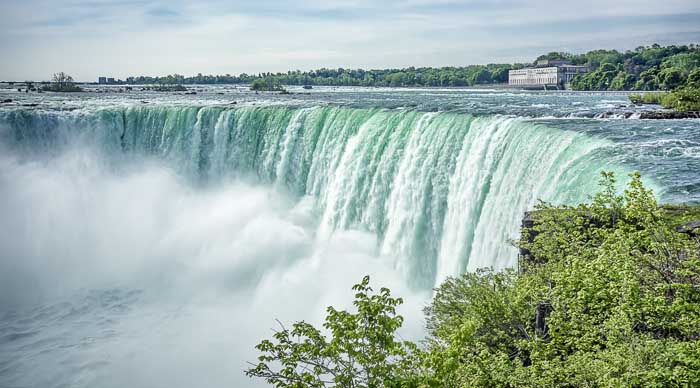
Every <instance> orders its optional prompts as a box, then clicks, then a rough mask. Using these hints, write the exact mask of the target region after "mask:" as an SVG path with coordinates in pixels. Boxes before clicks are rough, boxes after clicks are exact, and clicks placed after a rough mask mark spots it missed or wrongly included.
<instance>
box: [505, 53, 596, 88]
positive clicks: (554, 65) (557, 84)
mask: <svg viewBox="0 0 700 388" xmlns="http://www.w3.org/2000/svg"><path fill="white" fill-rule="evenodd" d="M589 71H591V69H590V68H589V67H588V66H576V65H572V64H571V62H569V61H562V60H548V59H544V60H540V61H537V63H536V66H535V67H528V68H525V69H518V70H510V71H509V72H508V85H511V86H519V87H524V88H548V87H551V88H556V89H566V88H568V85H569V84H570V83H571V80H572V79H573V78H574V77H575V76H576V75H577V74H584V73H588V72H589Z"/></svg>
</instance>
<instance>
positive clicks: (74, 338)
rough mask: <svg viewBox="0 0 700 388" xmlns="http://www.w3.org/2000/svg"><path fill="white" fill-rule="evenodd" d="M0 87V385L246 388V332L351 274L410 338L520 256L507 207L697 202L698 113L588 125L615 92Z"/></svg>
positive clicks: (613, 106)
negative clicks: (435, 306) (434, 297)
mask: <svg viewBox="0 0 700 388" xmlns="http://www.w3.org/2000/svg"><path fill="white" fill-rule="evenodd" d="M0 94H2V93H0ZM0 97H3V98H5V97H6V98H11V99H13V100H14V101H13V102H12V103H10V104H4V105H2V107H1V108H0V139H1V143H0V144H2V149H1V150H2V157H1V158H0V190H2V194H3V198H4V201H3V203H2V207H1V208H0V211H2V212H3V214H5V215H6V217H4V219H3V220H2V221H0V231H2V232H3V236H4V237H3V238H2V241H0V242H1V243H2V248H0V269H2V270H3V271H1V272H2V273H3V275H0V280H3V282H2V285H0V291H2V297H0V306H2V309H3V311H2V312H0V338H2V339H1V340H0V341H3V344H4V346H2V350H0V382H3V381H4V382H6V384H2V385H3V386H10V387H14V386H17V387H20V386H63V385H68V386H119V385H120V384H121V385H123V384H128V385H132V386H160V385H163V386H165V385H168V386H173V385H174V386H187V385H192V384H198V383H202V381H207V380H206V379H207V376H208V377H209V379H210V380H208V381H209V385H214V386H219V385H231V384H233V385H247V384H253V383H254V382H251V381H248V380H246V379H245V378H244V377H242V375H241V373H240V370H241V369H242V368H244V367H245V363H244V360H246V359H251V358H252V355H251V353H252V352H251V347H252V345H253V344H254V342H255V341H256V340H257V339H258V338H261V336H264V335H266V334H265V333H266V332H265V331H263V330H261V329H262V328H261V327H260V325H261V324H262V325H263V326H264V327H269V326H266V325H270V324H271V323H270V322H272V318H275V317H276V318H288V319H311V320H312V321H313V320H314V319H319V318H320V317H321V316H322V313H323V307H324V306H325V305H327V304H330V303H341V304H342V303H344V302H346V299H348V298H347V295H346V294H349V293H347V292H346V291H347V290H348V289H349V285H350V284H352V283H353V282H354V281H356V280H358V279H359V278H360V277H361V276H362V275H363V274H365V273H369V274H371V275H372V276H373V277H374V278H375V279H378V281H381V282H382V283H383V284H388V285H390V286H391V288H392V290H399V291H402V293H403V295H404V296H406V297H407V299H411V300H412V303H411V304H410V305H409V306H408V307H407V308H406V312H405V313H406V314H407V316H408V317H409V318H411V319H409V320H408V321H410V323H409V325H408V326H409V327H408V328H407V332H406V335H407V336H409V337H410V336H418V337H419V336H420V333H421V332H422V329H421V325H422V322H421V320H420V319H421V318H420V308H421V306H422V304H423V303H425V301H426V300H427V299H428V298H429V297H430V289H431V288H432V287H434V286H435V285H437V284H439V283H440V282H441V281H442V280H444V279H445V278H446V277H448V276H456V275H459V274H460V273H463V272H465V271H473V270H475V269H477V268H481V267H494V268H497V269H502V268H506V267H512V266H514V265H516V262H517V260H516V259H517V255H516V250H515V249H514V248H513V247H512V245H511V243H510V241H511V240H512V239H514V238H517V234H518V227H519V224H520V219H521V217H522V214H523V212H524V211H526V210H527V209H529V208H531V207H532V206H533V205H534V204H535V203H536V202H537V201H538V200H545V201H549V202H554V203H578V202H580V201H585V200H587V199H588V198H589V196H590V195H591V194H592V193H594V192H595V189H596V184H597V181H598V177H599V174H600V171H603V170H612V171H615V172H616V173H617V174H618V176H620V177H625V176H626V174H628V173H630V172H632V171H641V172H642V173H643V176H644V178H645V180H646V182H647V184H648V185H649V186H651V187H652V188H654V190H655V192H656V193H657V195H659V197H660V199H661V200H662V201H666V202H674V203H680V202H700V135H699V134H700V132H699V131H700V121H698V120H679V121H644V120H638V119H598V118H596V117H597V116H598V115H600V114H601V113H603V112H607V111H610V110H615V111H623V110H632V111H636V110H639V109H641V108H636V107H630V106H627V101H626V96H625V95H624V94H612V93H605V94H584V93H566V92H565V93H562V92H559V93H532V92H530V93H525V92H504V91H473V90H453V89H449V90H435V89H413V90H411V89H400V90H391V89H361V88H316V89H314V90H313V92H312V93H310V94H293V95H290V96H282V95H272V94H260V95H256V94H254V93H250V92H245V91H242V90H239V89H232V88H225V87H219V88H207V87H200V88H199V89H198V94H197V95H196V96H192V95H177V94H156V93H151V92H138V91H137V92H132V93H99V94H98V93H81V94H79V95H70V96H66V95H59V94H54V95H48V94H45V95H23V94H18V93H10V92H5V94H4V95H0ZM233 102H235V104H233ZM622 180H624V179H622ZM211 317H213V318H211ZM309 317H311V318H309ZM193 328H198V329H199V328H206V329H205V330H203V331H202V332H200V334H199V335H196V334H193ZM195 332H199V330H195ZM82 333H85V334H84V335H83V334H82ZM205 333H209V334H210V335H205ZM173 347H174V348H175V349H178V351H181V352H183V354H181V355H180V356H178V357H175V356H172V355H170V354H171V352H172V351H173ZM184 353H186V354H184ZM58 354H60V355H61V356H60V357H58ZM178 354H179V353H178ZM193 357H194V358H196V359H197V360H202V361H201V362H197V361H195V360H193ZM203 360H206V362H205V361H203ZM146 364H149V365H151V364H152V365H153V368H154V371H159V373H156V372H154V373H153V374H149V373H146V374H143V373H140V372H139V373H137V372H136V370H140V366H142V365H146ZM174 367H176V368H178V369H180V370H182V375H186V376H189V378H191V379H193V380H188V378H185V377H183V376H182V375H181V374H176V375H177V376H174V375H173V376H170V375H168V373H166V371H168V370H171V369H172V368H174ZM28 370H36V371H37V373H33V374H29V373H27V371H28ZM234 372H235V373H234ZM128 376H131V377H128Z"/></svg>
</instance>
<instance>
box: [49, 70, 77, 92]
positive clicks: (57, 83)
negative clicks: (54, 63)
mask: <svg viewBox="0 0 700 388" xmlns="http://www.w3.org/2000/svg"><path fill="white" fill-rule="evenodd" d="M51 80H52V83H51V85H46V86H43V87H42V88H41V90H43V91H47V92H82V91H83V89H82V88H80V87H79V86H77V85H75V84H74V82H73V77H71V76H70V75H68V74H66V73H64V72H60V73H55V74H54V75H53V77H52V78H51Z"/></svg>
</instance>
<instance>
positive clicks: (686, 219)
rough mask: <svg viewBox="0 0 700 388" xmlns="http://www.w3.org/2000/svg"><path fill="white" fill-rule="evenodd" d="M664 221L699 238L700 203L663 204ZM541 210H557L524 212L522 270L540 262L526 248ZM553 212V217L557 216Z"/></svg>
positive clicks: (537, 232)
mask: <svg viewBox="0 0 700 388" xmlns="http://www.w3.org/2000/svg"><path fill="white" fill-rule="evenodd" d="M662 208H663V210H664V214H665V218H666V221H667V222H668V223H670V225H672V226H673V227H674V229H675V230H676V231H677V232H678V233H683V234H686V235H688V237H690V238H700V205H664V206H662ZM543 212H557V210H535V211H529V212H525V215H524V216H523V219H522V222H521V227H520V244H519V255H518V268H519V270H520V271H523V269H524V268H526V267H527V266H526V265H524V264H528V263H532V264H535V263H541V262H542V260H540V259H538V258H537V257H535V256H534V255H532V253H531V252H530V250H529V249H528V248H527V245H528V244H529V243H532V242H534V241H535V238H536V237H537V235H539V234H540V233H541V232H540V231H538V230H536V228H535V226H536V224H537V220H538V218H539V217H541V216H542V215H543ZM560 214H561V217H566V215H565V212H563V211H562V212H561V213H560ZM558 216H559V215H558V214H555V218H556V217H558ZM589 219H590V222H591V224H595V220H593V217H592V216H590V218H589Z"/></svg>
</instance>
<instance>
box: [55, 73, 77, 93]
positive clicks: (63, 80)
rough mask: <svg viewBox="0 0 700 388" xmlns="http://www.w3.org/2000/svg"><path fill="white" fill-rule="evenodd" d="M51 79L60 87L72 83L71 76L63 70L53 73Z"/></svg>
mask: <svg viewBox="0 0 700 388" xmlns="http://www.w3.org/2000/svg"><path fill="white" fill-rule="evenodd" d="M52 81H53V82H54V84H56V85H58V87H59V88H61V89H63V88H65V87H66V86H70V85H73V77H71V76H70V75H68V74H66V73H64V72H60V73H54V75H53V78H52Z"/></svg>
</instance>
